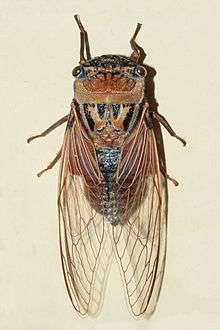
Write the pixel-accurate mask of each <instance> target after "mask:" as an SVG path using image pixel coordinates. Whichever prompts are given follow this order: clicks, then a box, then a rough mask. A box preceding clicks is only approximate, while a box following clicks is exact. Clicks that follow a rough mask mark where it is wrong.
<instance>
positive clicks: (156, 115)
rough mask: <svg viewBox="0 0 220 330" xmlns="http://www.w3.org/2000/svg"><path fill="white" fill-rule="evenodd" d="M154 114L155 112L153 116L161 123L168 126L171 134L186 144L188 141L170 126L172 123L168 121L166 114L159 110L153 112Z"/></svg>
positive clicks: (167, 128)
mask: <svg viewBox="0 0 220 330" xmlns="http://www.w3.org/2000/svg"><path fill="white" fill-rule="evenodd" d="M152 114H153V117H154V118H155V119H157V120H158V121H159V123H161V125H163V127H165V128H166V130H167V131H168V132H169V133H170V135H171V136H173V137H175V138H176V139H178V140H180V141H181V142H182V144H183V145H184V146H185V145H186V141H185V140H184V139H182V138H181V137H180V136H178V135H177V134H176V133H175V132H174V130H173V129H172V127H171V126H170V124H169V123H168V121H167V120H166V118H165V117H164V116H162V115H161V114H159V113H158V112H153V113H152Z"/></svg>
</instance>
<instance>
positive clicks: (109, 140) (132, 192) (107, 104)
mask: <svg viewBox="0 0 220 330" xmlns="http://www.w3.org/2000/svg"><path fill="white" fill-rule="evenodd" d="M75 19H76V21H77V23H78V26H79V28H80V40H81V47H80V62H79V64H80V65H79V66H77V67H76V68H74V69H73V76H74V77H75V81H74V99H73V101H72V103H71V111H70V114H69V115H68V116H65V117H63V118H61V119H60V120H59V121H58V122H56V123H55V124H54V125H52V126H51V127H50V128H49V129H47V130H46V131H44V132H43V133H41V134H39V135H37V136H34V137H32V138H30V139H29V140H28V142H30V141H31V140H33V139H34V138H36V137H39V136H45V135H46V134H48V133H49V132H50V131H52V130H53V129H54V128H56V127H57V126H59V125H60V124H62V123H63V122H66V121H67V127H66V131H65V136H64V142H63V145H62V148H61V150H60V152H59V153H58V154H57V156H56V157H55V159H54V160H53V161H52V162H51V164H50V165H49V166H48V167H47V168H46V169H45V170H48V169H50V168H52V167H53V165H54V164H55V163H56V162H57V161H58V160H59V159H60V158H61V164H60V177H59V193H58V208H59V220H60V221H59V224H60V249H61V260H62V267H63V271H64V278H65V283H66V286H67V290H68V294H69V296H70V299H71V302H72V304H73V306H74V308H75V309H76V310H77V311H78V312H79V313H80V314H81V315H86V314H92V315H94V314H96V313H97V312H98V311H99V310H100V307H101V303H102V300H103V294H104V288H105V280H106V278H107V273H108V269H109V267H110V264H111V260H112V257H113V255H115V257H116V259H117V261H118V264H119V267H120V271H121V274H122V279H123V282H124V287H125V294H126V297H127V301H128V304H129V306H130V310H131V312H132V313H133V315H135V316H139V315H144V314H147V315H150V314H152V312H153V311H154V309H155V307H156V303H157V300H158V297H159V293H160V288H161V284H162V279H163V273H164V266H165V255H166V224H167V185H166V182H167V179H171V180H172V181H173V182H174V183H175V184H177V182H176V181H175V180H174V179H172V178H170V177H169V176H168V174H167V173H166V168H165V159H164V155H163V154H162V151H161V150H162V149H161V141H160V140H159V139H160V135H159V134H158V127H159V126H158V125H159V124H160V123H161V124H162V125H163V126H164V127H165V128H166V129H167V130H168V131H169V133H170V134H171V135H172V136H175V137H176V138H177V139H179V140H181V141H182V142H183V144H185V141H184V140H183V139H181V138H180V137H179V136H177V135H176V134H175V132H174V131H173V130H172V128H171V127H170V125H169V124H168V122H167V121H166V119H165V118H164V117H163V116H162V115H160V114H159V113H158V112H156V111H155V109H152V108H151V105H150V104H149V103H148V99H147V93H146V90H147V87H148V86H147V84H146V82H147V80H146V75H147V69H146V68H147V67H146V65H144V64H143V59H144V52H143V49H142V48H141V47H140V46H139V45H138V44H137V43H136V41H135V39H136V36H137V33H138V32H139V30H140V27H141V25H140V24H138V25H137V28H136V30H135V33H134V35H133V37H132V39H131V41H130V43H131V47H132V50H133V51H132V54H131V56H130V57H126V56H121V55H102V56H98V57H94V58H92V57H91V54H90V47H89V41H88V34H87V32H86V31H85V30H84V28H83V26H82V23H81V21H80V19H79V17H78V16H77V15H76V16H75ZM85 53H86V54H85ZM45 170H43V171H41V172H40V173H39V175H41V174H42V173H43V172H44V171H45Z"/></svg>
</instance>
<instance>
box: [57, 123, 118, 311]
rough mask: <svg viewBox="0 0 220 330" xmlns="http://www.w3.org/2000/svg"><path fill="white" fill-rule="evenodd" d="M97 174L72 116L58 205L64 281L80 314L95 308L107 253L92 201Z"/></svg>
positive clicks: (88, 146) (93, 158)
mask: <svg viewBox="0 0 220 330" xmlns="http://www.w3.org/2000/svg"><path fill="white" fill-rule="evenodd" d="M100 175H101V174H100V172H99V168H98V164H97V160H96V156H95V151H94V148H93V145H92V143H91V142H90V140H89V139H88V138H87V137H86V136H85V135H84V134H83V132H82V130H81V129H80V127H79V126H78V125H77V123H76V122H75V123H74V124H73V127H72V128H71V129H67V131H66V133H65V138H64V144H63V150H62V160H61V167H60V179H59V196H58V208H59V226H60V250H61V260H62V267H63V272H64V278H65V283H66V287H67V290H68V293H69V296H70V299H71V302H72V304H73V306H74V308H75V309H76V310H77V311H78V312H79V313H80V314H81V315H86V314H92V315H94V314H96V313H97V312H98V311H99V309H100V306H101V303H102V298H103V291H104V288H105V280H106V276H107V274H108V268H109V264H110V262H111V256H112V248H111V244H110V242H109V240H108V236H107V235H106V223H105V220H104V218H103V216H101V215H100V214H98V213H97V212H96V211H95V209H94V208H93V207H92V204H93V203H94V200H95V199H96V198H98V196H97V194H98V193H99V191H98V189H97V187H98V185H99V178H100Z"/></svg>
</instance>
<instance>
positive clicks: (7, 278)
mask: <svg viewBox="0 0 220 330" xmlns="http://www.w3.org/2000/svg"><path fill="white" fill-rule="evenodd" d="M219 7H220V6H219V1H208V2H207V1H189V0H187V1H182V2H181V1H170V0H168V1H162V0H160V1H130V0H128V1H116V0H113V1H108V2H107V1H100V0H97V1H68V0H64V1H61V2H58V1H55V0H49V1H42V0H40V1H33V0H32V1H27V0H22V1H8V0H5V1H2V2H1V5H0V17H1V20H0V28H1V36H0V49H1V50H0V65H1V70H0V72H1V76H0V87H1V88H0V92H1V96H0V102H1V120H0V133H1V172H0V176H1V179H0V204H1V208H0V209H1V230H0V260H1V261H0V297H1V298H0V329H4V330H12V329H16V330H72V329H85V330H88V329H97V330H99V329H100V330H101V329H102V330H103V329H109V330H110V329H120V330H125V329H126V330H133V329H138V330H139V329H149V330H161V329H169V330H171V329H178V330H188V329H189V330H190V329H200V330H212V329H215V330H217V329H219V328H220V313H219V307H220V280H219V278H220V274H219V271H220V258H219V248H220V244H219V241H220V239H219V232H220V221H219V213H220V212H219V211H220V210H219V179H220V178H219V168H220V164H219V150H220V145H219V127H220V126H219V122H220V111H219V76H220V75H219V61H218V60H219V44H220V43H219V26H218V25H217V21H218V18H219V10H220V8H219ZM74 14H80V16H81V19H82V21H83V23H84V25H85V27H86V28H87V30H88V32H89V37H90V45H91V51H92V55H93V56H97V55H102V54H109V53H112V54H124V55H130V53H131V49H130V45H129V40H130V38H131V35H132V33H133V32H134V29H135V27H136V24H137V22H140V23H142V24H143V26H142V29H141V31H140V34H139V36H138V42H139V44H140V45H142V47H143V48H144V49H145V51H146V53H147V57H146V60H145V63H146V64H148V65H150V66H152V67H154V68H155V70H156V71H157V74H156V77H155V94H156V98H157V101H158V103H159V108H158V110H159V112H160V113H161V114H163V115H164V116H165V117H166V118H167V120H168V121H169V122H170V124H171V125H172V126H173V128H174V129H175V130H176V131H177V132H178V134H179V135H180V136H182V137H183V138H185V139H186V140H187V146H186V148H184V147H183V146H182V145H181V143H179V142H178V141H177V140H175V139H173V138H172V137H170V136H169V134H168V133H167V132H166V131H164V130H163V136H164V142H165V147H166V154H167V167H168V172H169V174H170V175H171V176H173V177H175V178H176V179H177V180H178V181H179V183H180V185H179V187H177V188H176V187H174V186H173V185H172V184H170V183H169V202H170V204H169V228H168V255H167V266H166V273H165V278H164V283H163V288H162V292H161V296H160V300H159V304H158V307H157V310H156V312H155V314H154V315H153V316H152V318H151V319H150V320H149V321H148V320H145V319H141V320H139V321H136V320H134V319H133V318H132V317H131V316H130V314H129V313H128V311H127V307H126V303H125V299H124V297H123V290H122V285H121V279H120V276H119V272H118V269H117V267H116V265H115V264H113V265H112V266H113V267H112V271H111V274H110V278H109V282H108V286H107V292H106V297H105V301H104V306H103V309H102V312H101V314H100V316H99V317H98V318H97V319H91V318H86V319H81V318H79V317H78V315H77V314H76V312H75V311H74V310H73V308H72V306H71V303H70V301H69V298H68V295H67V292H66V288H65V284H64V280H63V275H62V270H61V263H60V257H59V246H58V219H57V207H56V194H57V177H58V166H56V168H54V169H53V170H52V171H50V172H48V173H46V174H44V175H43V176H42V178H40V179H38V178H37V176H36V173H37V172H39V171H40V170H41V169H43V168H44V167H45V166H46V165H48V163H49V161H50V160H52V159H53V157H54V156H55V154H56V153H57V152H58V150H59V148H60V147H61V145H62V139H63V134H64V130H65V125H63V126H62V127H60V128H58V129H57V130H56V131H54V132H53V133H51V134H50V135H49V136H48V137H46V138H45V139H41V140H40V139H39V140H38V141H37V140H36V141H33V143H32V144H30V145H28V144H27V143H26V139H27V138H28V137H29V136H31V135H32V134H37V133H39V132H41V131H42V130H44V129H45V128H47V127H49V126H50V125H51V124H52V123H53V122H55V121H56V120H58V119H59V118H61V117H62V116H64V115H65V114H67V113H68V112H69V105H70V102H71V100H72V98H73V93H72V83H73V77H72V76H71V71H72V69H73V67H75V66H76V65H77V64H78V61H79V31H78V28H77V26H76V24H75V22H74V20H73V15H74Z"/></svg>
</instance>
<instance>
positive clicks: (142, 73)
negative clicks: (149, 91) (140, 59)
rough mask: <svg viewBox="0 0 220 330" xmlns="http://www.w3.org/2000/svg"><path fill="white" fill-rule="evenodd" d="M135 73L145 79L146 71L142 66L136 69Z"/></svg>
mask: <svg viewBox="0 0 220 330" xmlns="http://www.w3.org/2000/svg"><path fill="white" fill-rule="evenodd" d="M136 73H137V74H138V75H139V76H140V77H145V76H146V75H147V70H146V69H145V68H144V67H143V66H139V67H137V69H136Z"/></svg>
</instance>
